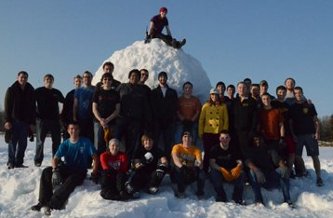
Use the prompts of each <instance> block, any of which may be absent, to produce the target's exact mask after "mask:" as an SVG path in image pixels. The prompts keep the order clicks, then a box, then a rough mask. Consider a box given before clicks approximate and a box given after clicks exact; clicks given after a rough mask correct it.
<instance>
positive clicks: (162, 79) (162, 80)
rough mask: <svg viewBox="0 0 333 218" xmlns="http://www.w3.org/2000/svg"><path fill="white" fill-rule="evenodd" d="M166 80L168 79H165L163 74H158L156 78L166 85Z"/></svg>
mask: <svg viewBox="0 0 333 218" xmlns="http://www.w3.org/2000/svg"><path fill="white" fill-rule="evenodd" d="M167 80H168V79H167V78H166V77H165V76H160V77H159V78H158V81H159V82H160V84H161V85H166V83H167Z"/></svg>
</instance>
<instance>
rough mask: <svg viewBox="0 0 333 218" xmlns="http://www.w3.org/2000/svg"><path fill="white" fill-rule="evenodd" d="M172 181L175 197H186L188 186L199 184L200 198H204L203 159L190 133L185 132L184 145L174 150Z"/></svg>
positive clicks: (198, 192)
mask: <svg viewBox="0 0 333 218" xmlns="http://www.w3.org/2000/svg"><path fill="white" fill-rule="evenodd" d="M171 157H172V169H171V177H170V178H171V181H172V183H173V187H174V191H175V196H176V197H177V198H184V197H185V189H186V186H187V185H189V184H191V183H193V182H195V181H196V182H197V192H196V195H197V196H198V198H201V197H203V196H204V185H205V173H204V172H203V170H202V167H203V165H202V157H201V151H200V149H199V148H197V147H195V146H193V145H192V136H191V133H190V132H184V134H183V138H182V143H180V144H176V145H174V146H173V148H172V152H171Z"/></svg>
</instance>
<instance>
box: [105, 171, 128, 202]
mask: <svg viewBox="0 0 333 218" xmlns="http://www.w3.org/2000/svg"><path fill="white" fill-rule="evenodd" d="M126 180H127V176H126V174H125V173H118V172H116V171H112V172H111V173H110V172H107V171H104V172H102V177H101V189H102V190H101V193H100V195H101V196H102V198H104V199H108V200H119V199H120V192H121V191H123V190H124V189H125V182H126Z"/></svg>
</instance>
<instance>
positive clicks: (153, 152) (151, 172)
mask: <svg viewBox="0 0 333 218" xmlns="http://www.w3.org/2000/svg"><path fill="white" fill-rule="evenodd" d="M141 143H142V146H140V147H139V148H138V149H137V151H136V152H135V153H134V157H133V168H134V170H133V172H132V174H131V176H130V179H129V180H128V181H127V183H126V190H127V192H128V193H129V194H132V195H133V194H134V196H137V195H138V194H139V193H138V191H140V190H142V189H146V191H147V192H148V193H150V194H155V193H157V192H158V190H159V186H160V184H161V182H162V180H163V177H164V175H165V173H166V172H167V169H168V160H167V158H166V156H165V155H164V154H163V152H162V151H161V150H160V149H159V148H158V147H157V146H154V142H153V139H152V138H151V137H150V136H148V135H146V134H144V135H143V136H142V137H141ZM137 197H138V196H137Z"/></svg>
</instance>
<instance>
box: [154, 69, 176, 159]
mask: <svg viewBox="0 0 333 218" xmlns="http://www.w3.org/2000/svg"><path fill="white" fill-rule="evenodd" d="M158 81H159V85H158V87H157V88H155V89H153V90H152V92H151V98H150V100H151V105H152V110H153V119H154V122H153V127H154V128H153V130H154V141H155V142H157V143H158V142H159V138H160V136H162V140H163V144H164V152H165V153H166V154H167V155H168V157H169V155H170V154H171V147H172V145H173V144H174V141H175V131H176V118H177V102H178V97H177V92H176V90H174V89H172V88H170V87H169V86H168V84H167V81H168V75H167V73H166V72H164V71H162V72H160V73H159V74H158Z"/></svg>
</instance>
